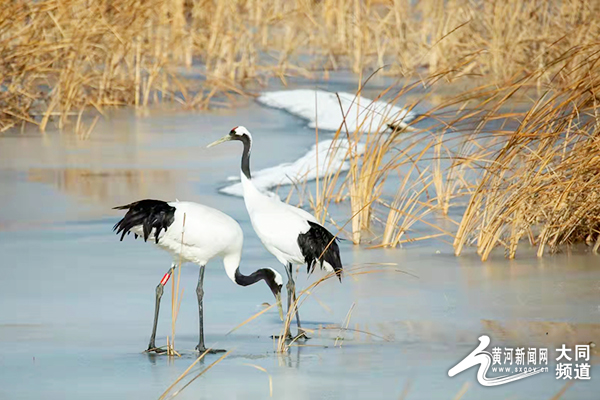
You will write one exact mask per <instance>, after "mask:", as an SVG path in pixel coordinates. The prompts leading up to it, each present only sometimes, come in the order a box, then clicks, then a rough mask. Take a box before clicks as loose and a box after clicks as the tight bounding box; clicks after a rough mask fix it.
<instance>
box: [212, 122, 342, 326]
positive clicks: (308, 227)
mask: <svg viewBox="0 0 600 400" xmlns="http://www.w3.org/2000/svg"><path fill="white" fill-rule="evenodd" d="M230 140H239V141H241V142H242V143H243V145H244V149H243V152H242V164H241V180H242V187H243V190H244V202H245V203H246V208H247V210H248V214H249V215H250V221H251V222H252V227H253V228H254V231H255V232H256V234H257V235H258V237H259V238H260V240H261V242H262V243H263V245H264V246H265V247H266V249H267V250H268V251H269V252H270V253H271V254H273V255H274V256H275V257H276V258H277V259H278V260H279V262H280V263H282V264H283V265H284V266H285V270H286V273H287V276H288V283H287V291H288V301H287V304H288V313H289V312H290V306H291V303H292V301H294V302H295V301H296V290H295V289H296V288H295V284H294V276H293V271H292V268H293V265H294V264H304V263H306V265H307V272H309V273H310V272H312V271H313V270H314V267H315V264H316V263H317V262H318V263H319V264H320V265H321V268H325V269H326V270H327V271H330V272H331V271H335V272H336V273H337V274H338V277H339V279H340V281H341V273H342V262H341V260H340V251H339V248H338V245H337V243H336V238H335V236H333V235H332V234H331V233H330V232H329V231H328V230H327V229H325V228H324V227H323V226H321V225H320V224H319V223H318V222H317V219H316V218H315V217H314V216H313V215H311V214H309V213H308V212H306V211H304V210H302V209H301V208H298V207H294V206H291V205H289V204H286V203H283V202H281V201H280V200H278V199H275V198H272V197H269V196H267V195H265V194H263V193H261V192H260V191H259V190H258V189H257V188H256V187H255V186H254V184H253V183H252V177H251V175H250V151H251V149H252V135H250V132H249V131H248V130H247V129H246V128H244V127H243V126H237V127H235V128H233V129H232V130H231V131H230V132H229V134H228V135H225V136H223V137H222V138H221V139H219V140H217V141H215V142H213V143H211V144H209V145H208V146H207V147H212V146H216V145H217V144H219V143H223V142H227V141H230ZM294 311H295V313H296V323H297V325H298V336H306V335H305V333H304V331H303V330H302V327H301V324H300V316H299V315H298V309H297V308H296V309H295V310H294ZM285 335H286V336H289V332H285Z"/></svg>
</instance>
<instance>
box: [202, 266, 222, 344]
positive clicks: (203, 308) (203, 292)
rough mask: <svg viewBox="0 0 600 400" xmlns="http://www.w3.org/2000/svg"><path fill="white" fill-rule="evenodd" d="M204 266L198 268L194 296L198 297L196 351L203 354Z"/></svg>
mask: <svg viewBox="0 0 600 400" xmlns="http://www.w3.org/2000/svg"><path fill="white" fill-rule="evenodd" d="M204 268H205V266H204V265H201V266H200V273H199V275H198V286H196V295H197V296H198V324H199V326H198V328H199V331H198V332H199V335H198V336H199V337H198V346H196V350H198V351H199V352H200V353H204V352H205V351H206V346H205V345H204V288H203V287H204ZM224 351H225V350H220V349H210V351H209V353H220V352H224Z"/></svg>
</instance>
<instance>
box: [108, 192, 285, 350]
mask: <svg viewBox="0 0 600 400" xmlns="http://www.w3.org/2000/svg"><path fill="white" fill-rule="evenodd" d="M115 209H117V210H127V213H126V214H125V216H124V217H123V219H121V220H120V221H119V222H117V224H116V225H115V226H114V228H113V230H115V231H116V232H117V234H121V240H123V238H124V237H125V234H128V233H130V232H133V233H134V236H135V238H136V239H137V238H138V236H139V237H142V238H143V239H144V241H147V240H148V239H150V240H151V241H153V242H154V243H155V244H156V245H157V246H158V247H160V248H162V249H164V250H167V251H168V252H169V253H171V255H172V256H173V263H172V265H171V268H170V269H169V271H167V273H166V274H165V275H164V276H163V278H162V279H161V281H160V283H159V284H158V286H157V287H156V303H155V308H154V324H153V326H152V335H151V336H150V343H149V344H148V351H155V352H161V351H164V350H161V349H158V348H157V347H156V343H155V338H156V326H157V324H158V312H159V309H160V299H161V297H162V294H163V288H164V286H165V284H166V283H167V281H168V280H169V278H170V277H171V275H173V271H174V269H175V268H176V266H177V265H179V263H180V260H181V261H182V262H192V263H196V264H198V265H199V266H200V274H199V277H198V286H197V287H196V294H197V296H198V313H199V340H198V346H196V350H198V351H199V352H204V351H206V346H205V345H204V306H203V298H204V289H203V283H204V268H205V266H206V264H207V263H208V261H209V260H211V259H212V258H214V257H220V258H222V259H223V265H224V267H225V272H226V273H227V276H228V277H229V279H231V280H232V281H233V282H234V283H236V284H237V285H240V286H248V285H252V284H254V283H256V282H258V281H260V280H264V281H265V283H266V284H267V285H268V286H269V289H271V292H273V295H274V296H275V299H276V301H277V306H278V307H279V315H280V317H282V319H283V312H282V309H281V288H282V286H283V280H282V279H281V275H280V274H279V273H278V272H277V271H275V270H274V269H272V268H261V269H259V270H256V271H254V272H253V273H252V274H250V275H244V274H242V273H241V272H240V268H239V267H240V260H241V255H242V243H243V241H244V235H243V233H242V228H241V227H240V225H239V224H238V223H237V222H236V221H235V220H234V219H233V218H231V217H230V216H229V215H227V214H224V213H222V212H221V211H218V210H215V209H214V208H211V207H207V206H205V205H202V204H198V203H191V202H184V201H175V202H169V203H167V202H164V201H160V200H140V201H136V202H135V203H131V204H127V205H125V206H120V207H115ZM184 218H185V226H184ZM182 232H183V235H182ZM217 351H220V350H214V351H213V352H217Z"/></svg>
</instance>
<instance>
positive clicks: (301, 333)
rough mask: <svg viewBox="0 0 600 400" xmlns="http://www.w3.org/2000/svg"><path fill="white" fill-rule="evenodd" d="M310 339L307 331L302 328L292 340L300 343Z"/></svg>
mask: <svg viewBox="0 0 600 400" xmlns="http://www.w3.org/2000/svg"><path fill="white" fill-rule="evenodd" d="M308 339H310V336H308V335H307V334H306V331H305V330H304V329H302V328H299V329H298V334H297V335H296V336H294V338H293V339H292V341H293V342H295V341H298V340H308Z"/></svg>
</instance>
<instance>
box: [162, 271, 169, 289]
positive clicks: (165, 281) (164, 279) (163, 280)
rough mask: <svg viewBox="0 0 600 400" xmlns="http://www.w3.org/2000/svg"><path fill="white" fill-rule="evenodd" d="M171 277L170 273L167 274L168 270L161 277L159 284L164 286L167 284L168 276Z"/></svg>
mask: <svg viewBox="0 0 600 400" xmlns="http://www.w3.org/2000/svg"><path fill="white" fill-rule="evenodd" d="M170 277H171V274H169V273H168V272H167V273H166V274H165V276H163V277H162V279H161V280H160V284H161V285H163V286H165V285H166V284H167V282H169V278H170Z"/></svg>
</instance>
